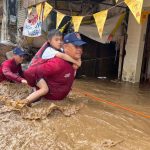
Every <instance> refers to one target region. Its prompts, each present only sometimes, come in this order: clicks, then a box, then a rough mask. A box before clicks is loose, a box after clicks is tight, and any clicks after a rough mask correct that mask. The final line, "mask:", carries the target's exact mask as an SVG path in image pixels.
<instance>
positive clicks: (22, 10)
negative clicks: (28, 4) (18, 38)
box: [17, 0, 27, 28]
mask: <svg viewBox="0 0 150 150" xmlns="http://www.w3.org/2000/svg"><path fill="white" fill-rule="evenodd" d="M26 16H27V12H26V9H25V8H24V7H23V0H18V17H17V18H18V28H20V27H23V24H24V21H25V19H26Z"/></svg>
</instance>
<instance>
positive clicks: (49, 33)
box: [47, 29, 62, 40]
mask: <svg viewBox="0 0 150 150" xmlns="http://www.w3.org/2000/svg"><path fill="white" fill-rule="evenodd" d="M54 36H62V33H61V32H60V31H59V30H57V29H53V30H51V31H49V32H48V36H47V39H48V40H51V39H52V37H54Z"/></svg>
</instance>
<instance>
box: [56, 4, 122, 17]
mask: <svg viewBox="0 0 150 150" xmlns="http://www.w3.org/2000/svg"><path fill="white" fill-rule="evenodd" d="M123 3H124V1H122V2H119V3H117V4H116V5H114V6H112V7H110V8H108V9H104V10H110V9H113V8H115V7H116V6H118V5H120V4H123ZM104 10H101V11H104ZM53 11H54V12H56V13H58V12H59V11H58V10H56V9H55V8H53ZM101 11H99V12H101ZM94 14H95V13H94ZM65 16H69V17H72V16H70V15H66V14H65ZM91 16H93V14H90V15H85V16H83V17H91Z"/></svg>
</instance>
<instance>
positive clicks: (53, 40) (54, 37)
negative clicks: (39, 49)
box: [47, 29, 63, 49]
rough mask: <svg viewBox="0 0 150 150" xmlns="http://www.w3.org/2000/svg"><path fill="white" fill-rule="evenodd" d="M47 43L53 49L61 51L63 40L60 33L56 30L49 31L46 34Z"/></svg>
mask: <svg viewBox="0 0 150 150" xmlns="http://www.w3.org/2000/svg"><path fill="white" fill-rule="evenodd" d="M47 38H48V42H49V43H50V45H51V46H52V47H53V48H55V49H61V48H62V43H63V38H62V33H61V32H60V31H59V30H57V29H54V30H51V31H50V32H49V33H48V36H47Z"/></svg>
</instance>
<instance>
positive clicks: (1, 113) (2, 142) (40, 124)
mask: <svg viewBox="0 0 150 150" xmlns="http://www.w3.org/2000/svg"><path fill="white" fill-rule="evenodd" d="M85 92H87V93H90V94H91V95H94V96H95V97H97V98H101V100H107V101H109V102H112V103H115V104H118V105H119V106H120V105H121V106H123V107H125V108H131V109H132V110H135V111H136V112H140V114H136V113H132V112H130V111H128V110H123V109H121V108H118V107H115V106H112V105H111V104H110V103H103V102H102V101H96V100H94V99H92V98H91V97H89V96H88V95H86V94H85ZM29 93H31V89H30V88H29V87H28V86H24V85H21V84H11V83H7V82H4V83H1V84H0V150H150V142H149V141H150V118H148V117H147V118H146V117H145V116H150V86H149V85H145V86H138V85H132V84H125V83H116V82H110V81H99V80H85V79H84V80H77V81H75V84H74V86H73V91H72V92H71V93H70V94H69V96H68V97H67V98H66V99H65V100H64V101H61V102H54V101H48V100H44V99H42V100H41V101H40V102H37V103H35V104H33V105H32V107H27V106H25V107H23V108H22V109H18V108H16V107H15V106H14V105H12V102H15V100H20V99H24V98H25V97H26V96H27V95H28V94H29ZM141 113H144V114H145V116H144V115H143V116H142V115H141Z"/></svg>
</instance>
